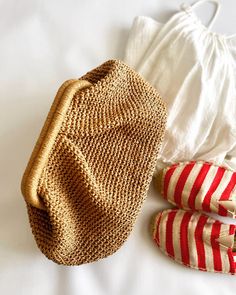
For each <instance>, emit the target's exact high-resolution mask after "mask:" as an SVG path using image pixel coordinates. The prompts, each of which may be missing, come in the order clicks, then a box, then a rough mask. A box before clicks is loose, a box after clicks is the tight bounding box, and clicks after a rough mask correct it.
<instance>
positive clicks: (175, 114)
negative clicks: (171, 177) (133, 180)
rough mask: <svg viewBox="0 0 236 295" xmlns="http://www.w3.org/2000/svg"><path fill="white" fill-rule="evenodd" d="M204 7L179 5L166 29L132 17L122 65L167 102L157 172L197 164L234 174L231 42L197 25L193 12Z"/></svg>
mask: <svg viewBox="0 0 236 295" xmlns="http://www.w3.org/2000/svg"><path fill="white" fill-rule="evenodd" d="M203 2H206V0H201V1H198V2H197V3H195V4H194V5H193V6H187V5H184V6H183V7H182V10H181V11H179V12H177V13H176V14H174V15H173V16H172V17H171V18H170V20H169V21H168V22H167V23H166V24H160V23H158V22H156V21H155V20H153V19H152V18H149V17H143V16H140V17H136V18H135V19H134V22H133V26H132V29H131V32H130V36H129V40H128V44H127V48H126V55H125V61H126V63H128V64H129V65H131V66H132V67H133V68H134V69H135V70H136V71H138V72H139V73H140V74H141V75H142V76H144V78H146V80H147V81H149V82H150V83H151V84H152V85H153V86H154V87H155V88H156V89H157V90H158V91H159V93H160V94H161V96H162V98H163V99H164V101H165V102H166V103H167V109H168V120H167V130H166V134H165V138H164V142H163V145H162V148H161V151H160V155H159V158H158V162H157V169H158V168H163V167H165V166H167V165H170V164H172V163H174V162H180V161H186V160H192V159H198V160H205V161H212V162H214V163H216V164H218V165H225V166H227V167H229V168H231V169H234V170H236V37H235V36H224V35H221V34H217V33H214V32H212V31H211V30H210V29H209V27H208V28H207V27H206V26H204V25H203V24H202V23H201V21H200V19H199V18H198V17H197V15H196V14H195V13H194V11H193V8H194V6H197V5H199V4H201V3H203ZM210 2H214V3H216V4H218V1H216V0H211V1H210ZM218 10H219V6H218V5H217V10H216V12H217V13H218ZM217 13H216V15H217ZM216 15H215V17H216ZM215 17H214V18H213V19H212V22H211V25H212V24H213V21H214V20H215Z"/></svg>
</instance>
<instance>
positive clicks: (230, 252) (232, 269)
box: [228, 249, 236, 274]
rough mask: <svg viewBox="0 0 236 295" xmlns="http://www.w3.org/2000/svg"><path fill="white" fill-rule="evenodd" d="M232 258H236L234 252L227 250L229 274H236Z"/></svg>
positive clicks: (235, 266) (235, 264)
mask: <svg viewBox="0 0 236 295" xmlns="http://www.w3.org/2000/svg"><path fill="white" fill-rule="evenodd" d="M234 256H236V252H232V249H228V257H229V264H230V270H229V272H230V273H231V274H235V272H236V263H235V262H234Z"/></svg>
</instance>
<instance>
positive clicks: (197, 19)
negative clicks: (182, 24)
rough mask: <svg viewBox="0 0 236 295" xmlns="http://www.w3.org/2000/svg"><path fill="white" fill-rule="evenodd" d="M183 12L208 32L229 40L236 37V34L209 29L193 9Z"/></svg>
mask: <svg viewBox="0 0 236 295" xmlns="http://www.w3.org/2000/svg"><path fill="white" fill-rule="evenodd" d="M180 13H181V12H180ZM182 13H185V14H186V15H187V16H189V17H191V18H193V20H194V21H195V23H196V24H197V25H199V26H200V27H201V28H202V29H203V30H204V31H205V32H207V33H208V34H210V35H213V36H216V37H218V38H219V39H225V40H227V41H231V40H234V38H236V34H232V35H226V34H222V33H217V32H215V31H212V30H211V29H209V28H208V27H207V26H205V25H204V24H203V22H202V21H201V19H200V18H199V17H198V16H197V15H196V13H195V12H194V11H193V10H188V11H186V10H185V11H182Z"/></svg>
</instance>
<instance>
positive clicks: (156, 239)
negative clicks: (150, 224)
mask: <svg viewBox="0 0 236 295" xmlns="http://www.w3.org/2000/svg"><path fill="white" fill-rule="evenodd" d="M161 217H162V213H161V214H160V215H159V218H158V220H157V221H156V234H155V237H154V240H155V241H156V243H157V245H158V246H159V245H160V234H159V228H160V222H161Z"/></svg>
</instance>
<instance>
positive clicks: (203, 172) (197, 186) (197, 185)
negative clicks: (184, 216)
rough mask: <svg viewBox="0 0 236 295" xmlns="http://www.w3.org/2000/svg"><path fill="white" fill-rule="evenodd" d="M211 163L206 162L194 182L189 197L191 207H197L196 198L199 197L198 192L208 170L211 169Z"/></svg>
mask: <svg viewBox="0 0 236 295" xmlns="http://www.w3.org/2000/svg"><path fill="white" fill-rule="evenodd" d="M210 167H211V164H210V163H205V164H204V165H203V166H202V168H201V170H200V171H199V173H198V176H197V178H196V180H195V182H194V184H193V187H192V189H191V192H190V195H189V199H188V205H189V208H191V209H195V199H196V197H197V194H198V193H199V191H200V189H201V186H202V183H203V182H204V180H205V178H206V176H207V173H208V171H209V170H210Z"/></svg>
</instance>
